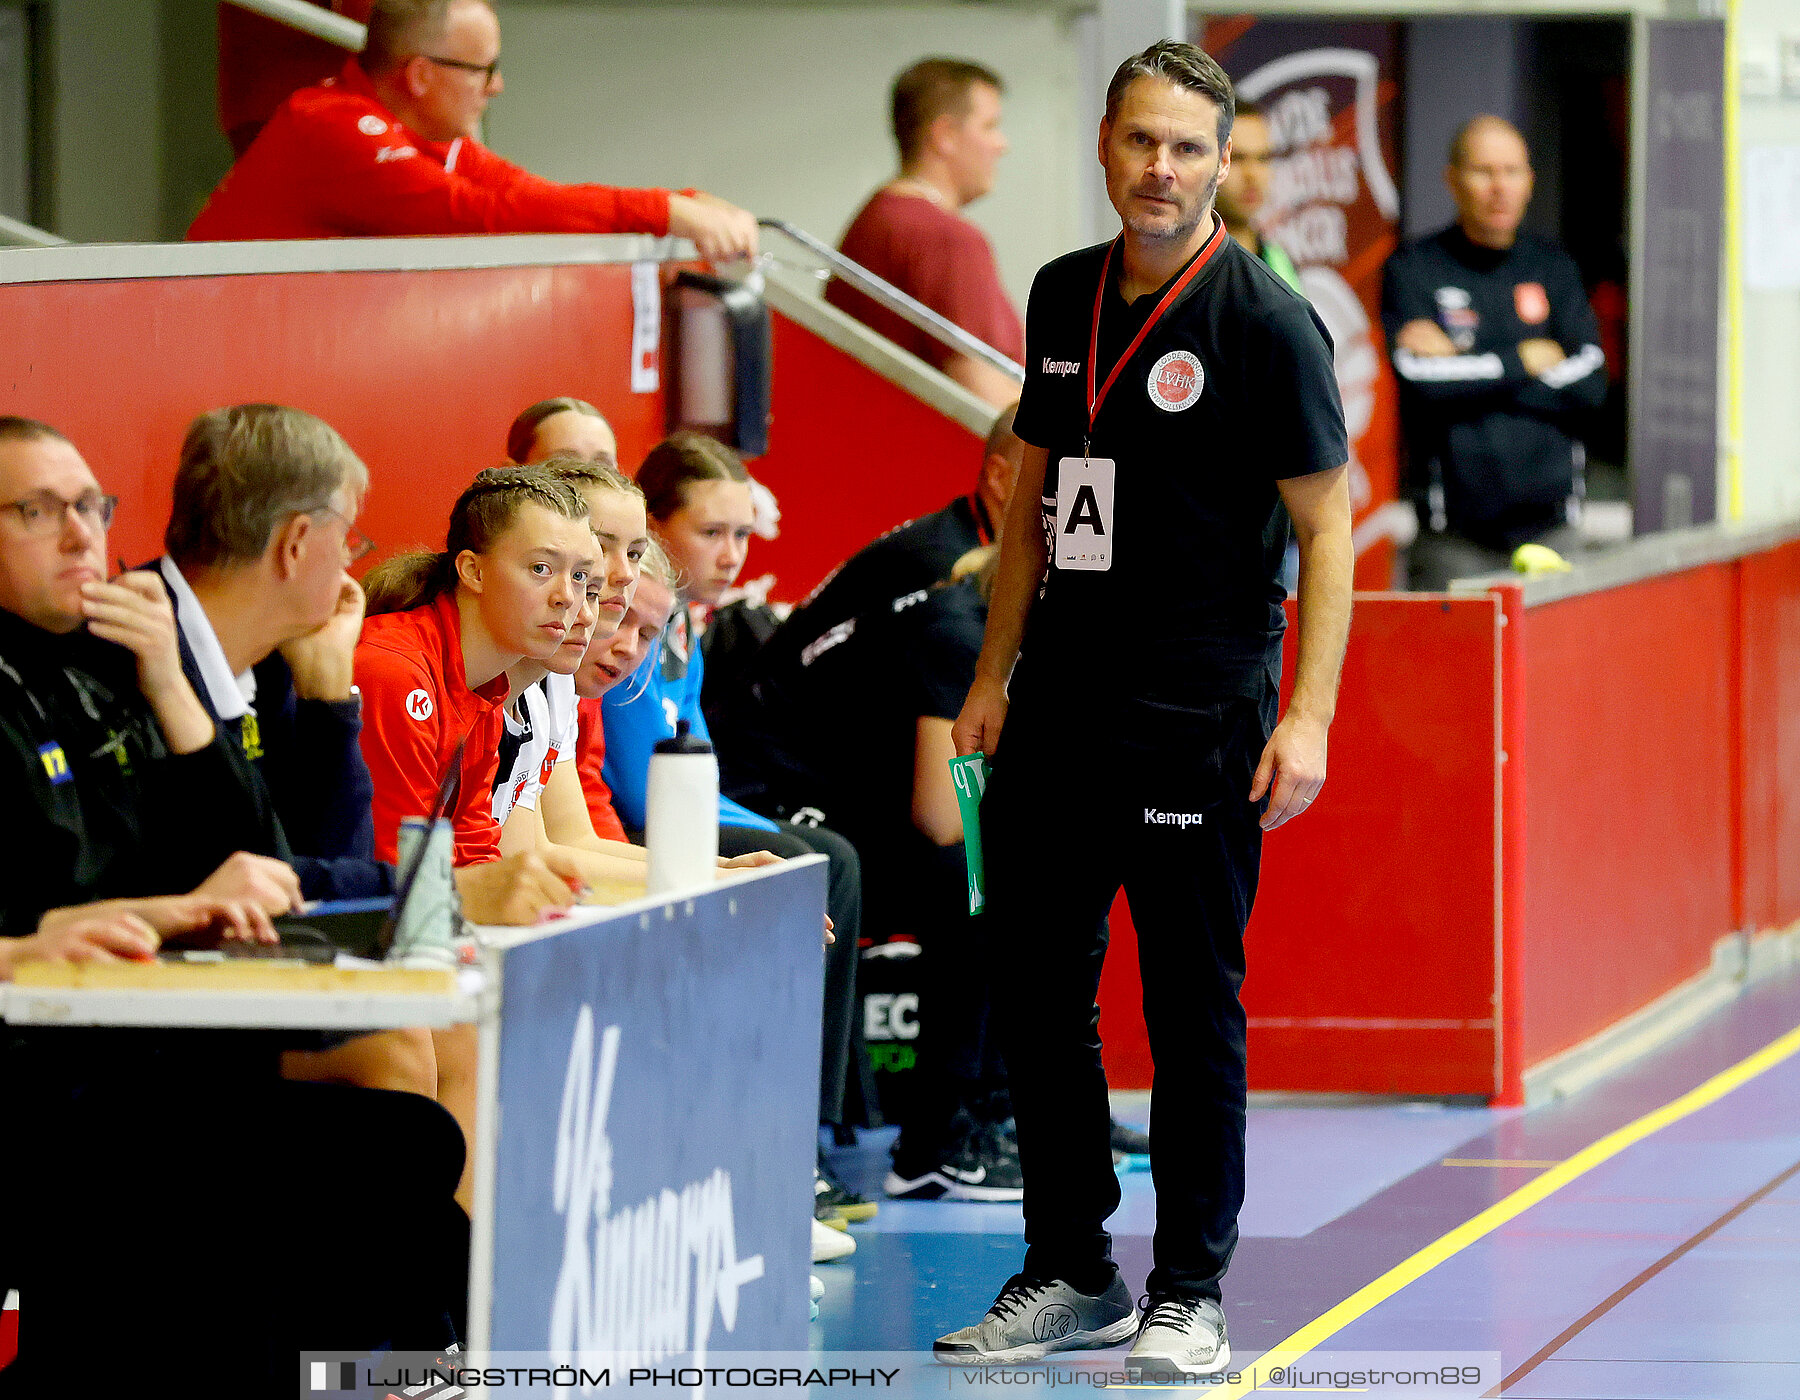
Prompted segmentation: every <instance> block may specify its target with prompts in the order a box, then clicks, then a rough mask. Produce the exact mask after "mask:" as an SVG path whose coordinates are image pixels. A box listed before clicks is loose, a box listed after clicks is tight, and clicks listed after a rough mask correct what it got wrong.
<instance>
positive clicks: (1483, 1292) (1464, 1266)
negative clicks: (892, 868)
mask: <svg viewBox="0 0 1800 1400" xmlns="http://www.w3.org/2000/svg"><path fill="white" fill-rule="evenodd" d="M1797 1023H1800V967H1790V968H1788V969H1786V970H1785V971H1784V972H1782V973H1781V974H1779V975H1777V976H1775V977H1771V978H1768V979H1765V980H1763V981H1761V982H1759V983H1757V984H1755V985H1753V986H1751V987H1749V988H1747V989H1745V990H1744V991H1743V992H1742V994H1741V995H1739V996H1738V997H1737V998H1736V999H1734V1000H1733V1001H1732V1002H1730V1003H1729V1004H1728V1005H1727V1006H1725V1007H1724V1008H1722V1009H1721V1010H1719V1011H1717V1012H1715V1013H1713V1014H1712V1015H1710V1016H1709V1017H1708V1018H1706V1019H1705V1020H1703V1021H1701V1022H1700V1023H1699V1024H1697V1025H1695V1026H1694V1027H1692V1028H1691V1029H1689V1030H1687V1031H1685V1032H1683V1033H1682V1034H1681V1035H1679V1036H1678V1037H1676V1038H1674V1039H1672V1040H1670V1041H1668V1042H1666V1043H1665V1044H1663V1045H1662V1046H1661V1047H1659V1048H1658V1049H1657V1050H1656V1051H1655V1052H1653V1053H1652V1054H1650V1055H1649V1056H1647V1057H1645V1058H1643V1059H1640V1060H1637V1061H1636V1062H1634V1063H1632V1064H1631V1065H1629V1066H1627V1067H1625V1068H1624V1069H1622V1070H1620V1071H1619V1072H1617V1073H1615V1074H1613V1075H1612V1076H1611V1077H1609V1078H1606V1079H1603V1080H1601V1081H1600V1082H1598V1083H1595V1084H1593V1085H1592V1086H1590V1087H1588V1088H1586V1089H1584V1090H1582V1091H1581V1092H1579V1093H1576V1094H1573V1095H1570V1096H1568V1097H1566V1098H1562V1099H1559V1100H1557V1101H1555V1102H1553V1103H1550V1104H1546V1105H1544V1106H1542V1107H1537V1108H1531V1109H1490V1108H1486V1107H1469V1106H1460V1105H1457V1104H1445V1103H1436V1102H1424V1103H1417V1102H1399V1101H1386V1100H1354V1101H1336V1102H1317V1101H1299V1102H1295V1101H1285V1100H1282V1099H1253V1100H1252V1104H1251V1108H1250V1133H1249V1158H1248V1169H1247V1178H1248V1196H1247V1200H1246V1202H1245V1206H1244V1212H1243V1215H1242V1218H1241V1231H1242V1238H1241V1242H1240V1244H1239V1246H1238V1250H1237V1254H1236V1256H1235V1258H1234V1259H1233V1262H1232V1266H1231V1271H1230V1273H1229V1275H1228V1276H1227V1277H1226V1281H1225V1306H1226V1313H1227V1317H1228V1319H1229V1323H1230V1329H1231V1344H1232V1356H1233V1362H1232V1369H1234V1370H1236V1369H1238V1368H1239V1367H1240V1366H1247V1365H1248V1364H1249V1363H1250V1362H1252V1361H1253V1360H1255V1359H1256V1358H1257V1357H1258V1356H1261V1355H1263V1354H1265V1353H1269V1352H1271V1351H1273V1350H1276V1349H1280V1350H1282V1351H1285V1352H1287V1353H1289V1354H1292V1353H1293V1352H1295V1351H1297V1350H1298V1351H1309V1352H1310V1354H1311V1355H1313V1356H1314V1357H1315V1358H1316V1357H1319V1356H1320V1355H1322V1354H1323V1353H1328V1352H1329V1353H1337V1354H1339V1355H1340V1356H1341V1355H1342V1354H1344V1353H1358V1354H1365V1355H1366V1354H1368V1353H1382V1354H1384V1356H1389V1357H1395V1359H1403V1358H1401V1357H1398V1356H1396V1354H1406V1353H1424V1352H1433V1353H1442V1352H1487V1353H1493V1352H1498V1353H1499V1354H1500V1363H1499V1373H1500V1375H1501V1376H1502V1377H1503V1378H1504V1379H1503V1381H1502V1383H1501V1385H1500V1386H1498V1387H1496V1386H1492V1385H1489V1386H1488V1387H1487V1388H1486V1389H1485V1391H1484V1392H1482V1393H1485V1394H1486V1395H1490V1396H1493V1395H1504V1396H1506V1397H1509V1400H1797V1398H1800V1024H1797ZM1115 1111H1116V1112H1117V1114H1118V1116H1119V1117H1120V1118H1121V1119H1122V1120H1124V1121H1126V1122H1134V1123H1137V1124H1139V1125H1140V1126H1141V1125H1142V1124H1143V1123H1144V1122H1145V1121H1146V1119H1147V1116H1148V1096H1147V1095H1142V1094H1137V1095H1133V1094H1122V1095H1118V1096H1117V1097H1116V1100H1115ZM891 1140H892V1133H891V1131H889V1130H882V1131H877V1132H865V1133H864V1134H862V1139H861V1141H860V1142H859V1143H858V1144H857V1145H856V1146H855V1147H853V1148H845V1149H839V1150H837V1151H836V1152H835V1153H834V1155H833V1156H832V1162H833V1165H834V1167H836V1168H837V1169H838V1171H839V1173H840V1174H841V1175H842V1176H843V1177H844V1178H845V1180H846V1181H847V1182H848V1183H849V1184H850V1185H851V1186H852V1187H854V1188H856V1189H858V1190H861V1191H864V1192H865V1193H866V1194H868V1195H869V1196H870V1197H871V1198H872V1199H876V1198H878V1192H879V1187H880V1180H881V1175H882V1173H883V1171H885V1169H886V1165H887V1158H886V1148H887V1145H888V1144H889V1143H890V1142H891ZM1122 1182H1123V1185H1124V1188H1125V1195H1124V1202H1123V1204H1122V1205H1121V1206H1120V1208H1119V1211H1118V1213H1117V1214H1116V1215H1114V1217H1113V1218H1112V1221H1111V1226H1110V1228H1111V1229H1112V1231H1113V1234H1114V1239H1115V1251H1116V1256H1117V1258H1118V1260H1119V1263H1120V1266H1121V1267H1122V1268H1123V1270H1124V1272H1125V1276H1126V1279H1127V1280H1128V1282H1130V1283H1131V1285H1132V1286H1133V1288H1134V1289H1141V1288H1142V1285H1143V1280H1144V1276H1145V1274H1146V1273H1147V1272H1148V1270H1149V1268H1150V1232H1151V1229H1152V1225H1153V1220H1154V1202H1153V1199H1152V1194H1151V1185H1150V1175H1149V1173H1148V1172H1147V1171H1141V1172H1139V1171H1134V1172H1128V1173H1126V1174H1125V1175H1124V1176H1123V1178H1122ZM1020 1231H1021V1224H1020V1215H1019V1210H1018V1208H1017V1207H1016V1206H1002V1205H970V1204H962V1203H948V1202H929V1203H926V1202H909V1201H887V1200H885V1199H883V1200H882V1204H881V1210H880V1213H879V1215H877V1217H876V1218H875V1219H873V1220H871V1221H868V1222H866V1223H863V1224H859V1225H854V1226H852V1227H851V1233H852V1234H853V1235H854V1236H855V1238H856V1241H857V1246H858V1247H857V1252H856V1253H855V1254H853V1255H852V1256H850V1257H849V1258H848V1259H846V1260H843V1261H841V1262H838V1263H833V1264H821V1265H817V1266H815V1269H814V1272H815V1273H817V1274H818V1276H819V1277H820V1278H821V1279H822V1280H823V1281H824V1284H825V1296H824V1298H823V1299H822V1300H821V1302H820V1305H819V1306H820V1311H819V1318H818V1320H817V1321H816V1322H815V1323H814V1324H813V1329H812V1332H813V1335H812V1341H813V1345H814V1346H815V1347H817V1348H819V1349H821V1350H831V1351H837V1350H847V1351H877V1350H881V1351H922V1350H928V1349H929V1347H930V1344H931V1341H932V1339H933V1338H934V1337H935V1336H937V1335H938V1334H939V1333H942V1332H946V1331H949V1330H951V1329H952V1328H955V1327H960V1326H962V1325H964V1324H966V1323H969V1322H973V1321H975V1320H976V1319H978V1318H979V1317H980V1316H981V1314H982V1313H983V1312H984V1311H985V1309H986V1308H987V1305H988V1304H989V1303H990V1302H991V1301H992V1300H993V1296H994V1294H995V1293H996V1292H997V1291H998V1289H999V1286H1000V1284H1001V1283H1003V1282H1004V1281H1005V1280H1006V1278H1007V1277H1008V1276H1009V1275H1010V1274H1012V1273H1013V1272H1014V1271H1015V1270H1016V1269H1017V1268H1018V1266H1019V1264H1020V1262H1021V1260H1022V1259H1023V1257H1024V1245H1023V1241H1022V1238H1021V1233H1020ZM1120 1354H1122V1353H1120ZM1095 1355H1096V1354H1095V1353H1080V1354H1077V1356H1079V1357H1094V1356H1095ZM1068 1360H1070V1361H1071V1362H1075V1361H1076V1360H1077V1357H1070V1358H1068ZM1189 1393H1200V1394H1205V1393H1215V1394H1216V1393H1220V1392H1219V1391H1218V1390H1215V1389H1213V1388H1211V1387H1206V1388H1202V1390H1200V1391H1198V1392H1189ZM1284 1393H1292V1392H1291V1390H1290V1391H1287V1392H1284ZM1320 1393H1323V1392H1320ZM1343 1393H1349V1392H1343ZM1383 1393H1387V1392H1383ZM1464 1393H1468V1392H1464Z"/></svg>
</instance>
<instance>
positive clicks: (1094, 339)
mask: <svg viewBox="0 0 1800 1400" xmlns="http://www.w3.org/2000/svg"><path fill="white" fill-rule="evenodd" d="M1124 236H1125V235H1124V234H1120V235H1119V237H1118V238H1115V239H1114V240H1113V241H1112V244H1111V245H1110V246H1109V247H1108V248H1107V250H1106V262H1105V263H1104V264H1103V265H1102V266H1101V268H1100V289H1099V290H1098V291H1097V292H1095V293H1094V328H1093V331H1092V332H1091V333H1090V335H1089V336H1088V361H1087V401H1088V430H1087V437H1085V438H1083V439H1082V444H1081V455H1082V456H1083V457H1085V456H1087V455H1088V448H1089V446H1090V445H1091V443H1092V439H1093V435H1094V420H1095V419H1096V418H1098V417H1099V416H1100V405H1101V404H1103V403H1105V402H1106V392H1107V390H1109V389H1111V388H1112V386H1113V381H1114V380H1115V379H1117V378H1118V377H1119V371H1120V370H1122V369H1124V368H1125V365H1126V362H1127V361H1129V360H1130V359H1131V357H1132V356H1133V355H1135V354H1137V349H1138V346H1140V345H1142V344H1143V343H1144V338H1145V337H1146V336H1148V335H1149V334H1150V332H1151V330H1152V328H1154V327H1155V325H1156V323H1157V322H1158V321H1160V320H1162V318H1163V312H1165V311H1167V310H1168V309H1169V306H1170V304H1171V303H1172V302H1174V300H1175V298H1176V297H1178V296H1180V295H1181V294H1182V292H1183V291H1184V290H1185V289H1186V287H1187V285H1188V283H1190V282H1192V281H1193V280H1194V278H1196V277H1197V276H1199V275H1200V269H1201V268H1203V267H1205V266H1206V265H1207V263H1209V262H1211V261H1212V257H1213V254H1214V253H1216V252H1218V251H1219V247H1220V245H1221V244H1223V243H1224V241H1225V221H1224V220H1223V219H1220V220H1219V221H1218V223H1217V225H1216V226H1215V227H1214V229H1213V231H1212V237H1211V238H1209V239H1207V240H1206V242H1205V243H1204V244H1203V245H1202V246H1201V249H1200V251H1199V253H1198V254H1196V255H1195V257H1194V260H1193V261H1192V262H1191V263H1189V264H1188V268H1187V271H1186V272H1184V273H1182V274H1181V276H1180V277H1178V278H1176V279H1175V285H1174V286H1172V287H1170V288H1169V290H1168V291H1166V292H1164V293H1163V299H1162V300H1161V301H1159V302H1158V303H1157V304H1156V310H1154V311H1152V312H1151V313H1150V319H1149V320H1148V321H1145V322H1144V325H1143V328H1142V329H1141V330H1139V331H1138V333H1137V335H1136V337H1135V338H1134V339H1133V340H1132V342H1131V344H1129V345H1127V346H1126V347H1125V353H1124V354H1123V355H1121V356H1119V362H1118V363H1117V364H1115V365H1114V366H1113V367H1112V373H1111V374H1109V375H1107V376H1106V382H1105V383H1104V384H1102V385H1101V386H1100V392H1099V393H1098V394H1096V393H1095V392H1094V362H1095V361H1096V360H1098V359H1099V358H1100V308H1101V307H1102V306H1104V305H1105V304H1106V281H1107V278H1108V276H1110V274H1111V273H1112V258H1113V250H1114V249H1116V248H1117V247H1118V246H1119V240H1120V239H1122V238H1124Z"/></svg>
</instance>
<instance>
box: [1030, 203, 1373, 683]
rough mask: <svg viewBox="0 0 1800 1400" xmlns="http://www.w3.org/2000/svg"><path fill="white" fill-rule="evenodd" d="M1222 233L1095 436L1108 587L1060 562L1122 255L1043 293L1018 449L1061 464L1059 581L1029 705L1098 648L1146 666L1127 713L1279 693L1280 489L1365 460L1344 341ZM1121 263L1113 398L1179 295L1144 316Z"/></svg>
mask: <svg viewBox="0 0 1800 1400" xmlns="http://www.w3.org/2000/svg"><path fill="white" fill-rule="evenodd" d="M1216 234H1217V237H1218V238H1219V240H1220V241H1219V242H1218V243H1217V244H1216V245H1214V244H1213V243H1212V241H1211V240H1209V242H1208V245H1207V246H1208V247H1211V248H1212V249H1213V251H1212V253H1211V256H1210V257H1208V255H1207V252H1206V249H1205V248H1203V249H1202V251H1201V253H1200V254H1198V255H1197V256H1198V257H1204V258H1206V259H1207V260H1206V262H1205V263H1204V264H1203V265H1202V266H1201V268H1200V270H1199V271H1198V272H1197V273H1196V274H1195V276H1194V278H1193V280H1192V281H1191V282H1189V283H1188V285H1187V286H1186V287H1185V289H1184V290H1183V291H1182V293H1181V294H1180V295H1179V297H1178V298H1177V299H1176V300H1175V301H1174V302H1173V303H1172V304H1171V305H1170V307H1169V309H1168V310H1167V311H1166V312H1165V313H1164V314H1163V316H1162V318H1161V320H1160V321H1158V322H1157V323H1156V324H1155V325H1154V326H1153V328H1152V329H1151V331H1150V333H1149V335H1148V336H1147V337H1146V338H1145V339H1144V341H1143V342H1142V343H1141V344H1140V345H1139V346H1138V348H1137V350H1136V351H1135V352H1133V354H1132V356H1131V359H1130V361H1129V362H1128V363H1127V364H1125V365H1124V367H1123V368H1122V369H1121V370H1120V372H1119V375H1118V378H1117V380H1116V381H1115V382H1114V384H1113V386H1112V390H1111V392H1110V393H1108V394H1107V396H1106V398H1105V400H1104V402H1103V403H1102V405H1101V408H1100V412H1099V416H1098V419H1097V420H1096V422H1095V423H1094V427H1093V434H1092V446H1091V455H1092V456H1094V457H1099V458H1111V459H1113V461H1114V462H1115V463H1116V467H1115V471H1114V502H1115V503H1114V510H1113V518H1112V522H1111V530H1110V539H1109V541H1108V548H1109V550H1110V554H1111V566H1110V567H1109V568H1108V569H1106V570H1104V571H1100V570H1069V569H1060V568H1058V567H1056V565H1055V562H1054V560H1055V541H1056V495H1057V487H1058V482H1059V476H1060V473H1059V465H1058V464H1059V462H1060V460H1061V459H1062V458H1064V457H1080V456H1082V455H1083V439H1084V437H1086V436H1087V432H1088V405H1087V368H1088V358H1089V344H1090V336H1091V334H1092V331H1093V318H1094V304H1095V295H1096V292H1097V291H1098V289H1099V285H1100V279H1101V275H1102V268H1103V267H1104V266H1105V264H1106V262H1107V248H1108V246H1109V245H1106V244H1101V245H1100V246H1098V247H1094V248H1086V249H1083V250H1082V251H1080V252H1077V253H1070V254H1068V255H1067V256H1065V257H1062V258H1058V259H1057V260H1056V261H1055V262H1052V263H1050V264H1048V265H1047V266H1046V267H1044V268H1043V269H1042V270H1041V271H1040V272H1039V273H1038V275H1037V279H1036V281H1035V282H1034V283H1033V284H1032V289H1031V301H1030V306H1029V309H1028V311H1027V314H1026V329H1025V339H1026V357H1025V358H1026V364H1025V388H1024V393H1023V396H1022V398H1021V400H1020V404H1019V413H1018V421H1017V423H1016V424H1015V431H1016V432H1017V433H1018V435H1019V436H1020V437H1022V438H1023V439H1024V440H1025V441H1026V442H1028V443H1031V444H1033V445H1034V446H1037V447H1041V448H1044V449H1045V450H1046V451H1047V452H1048V453H1049V458H1050V460H1049V464H1048V466H1047V468H1046V471H1045V478H1044V500H1043V512H1044V528H1045V531H1046V539H1047V540H1048V541H1049V542H1050V544H1051V559H1052V563H1051V565H1050V567H1049V569H1048V572H1047V576H1046V578H1045V581H1044V588H1043V592H1042V595H1041V596H1040V598H1039V599H1038V601H1037V602H1036V604H1035V605H1034V606H1033V608H1032V612H1031V616H1030V619H1029V622H1028V624H1027V628H1026V633H1025V640H1024V645H1023V648H1022V653H1021V659H1020V663H1019V672H1018V676H1017V677H1016V678H1015V688H1016V689H1019V690H1021V691H1026V692H1028V691H1029V689H1030V688H1031V687H1032V686H1034V685H1037V684H1043V685H1045V686H1051V687H1054V686H1057V685H1058V678H1059V676H1061V675H1062V674H1063V672H1064V666H1065V657H1064V656H1063V655H1059V650H1058V649H1059V648H1060V649H1062V651H1063V652H1066V650H1067V648H1068V646H1069V645H1070V644H1072V643H1077V642H1080V641H1082V640H1084V639H1085V640H1089V641H1093V642H1095V643H1096V644H1099V645H1103V646H1104V648H1105V651H1106V654H1108V655H1125V656H1131V657H1134V658H1136V662H1135V664H1134V665H1133V666H1132V668H1131V670H1130V672H1129V673H1120V672H1115V673H1114V675H1113V677H1112V678H1111V679H1110V680H1109V687H1110V686H1112V685H1115V684H1116V685H1117V686H1118V687H1119V688H1118V690H1117V691H1115V692H1113V693H1114V694H1116V696H1117V698H1121V699H1123V698H1130V697H1138V698H1145V699H1152V700H1158V701H1163V702H1167V703H1176V704H1189V703H1192V704H1198V703H1205V702H1207V701H1211V700H1216V699H1221V698H1224V697H1227V696H1232V695H1243V696H1249V697H1251V698H1260V697H1261V696H1262V694H1263V690H1264V686H1265V685H1266V683H1267V678H1272V677H1274V676H1276V675H1278V674H1279V670H1280V664H1281V634H1282V630H1283V628H1284V626H1285V619H1284V614H1283V612H1282V608H1281V604H1282V600H1283V598H1284V597H1285V596H1286V595H1285V592H1284V590H1283V589H1282V586H1281V581H1280V574H1281V558H1282V554H1283V552H1284V550H1285V548H1286V543H1287V532H1286V530H1285V529H1281V530H1276V529H1273V528H1271V521H1272V520H1273V519H1274V518H1275V515H1276V511H1277V508H1278V506H1279V503H1280V496H1279V493H1278V492H1277V489H1276V482H1278V481H1281V480H1284V479H1286V478H1289V477H1296V476H1306V475H1309V474H1311V473H1313V472H1318V471H1326V470H1329V469H1331V468H1334V467H1338V466H1342V465H1343V464H1344V463H1345V462H1346V461H1348V460H1349V457H1350V449H1349V443H1348V440H1347V438H1346V436H1345V431H1344V414H1343V407H1342V405H1341V403H1340V402H1339V398H1338V389H1337V379H1336V376H1335V374H1334V372H1333V368H1332V358H1331V337H1330V335H1329V333H1328V332H1327V331H1326V329H1325V326H1324V324H1323V323H1322V322H1321V321H1320V320H1319V318H1318V317H1317V316H1316V315H1315V314H1314V313H1313V310H1312V307H1311V306H1310V305H1309V304H1308V303H1307V302H1306V301H1305V300H1304V299H1302V298H1301V297H1299V296H1296V295H1295V294H1294V292H1293V291H1292V290H1291V289H1290V288H1289V287H1288V286H1287V285H1286V284H1285V283H1283V282H1282V281H1281V279H1280V278H1278V277H1276V276H1275V275H1274V274H1273V273H1272V272H1270V271H1269V269H1268V268H1267V267H1265V266H1264V265H1263V264H1262V263H1261V262H1260V261H1259V260H1258V259H1257V258H1255V257H1254V256H1252V255H1251V254H1250V253H1247V252H1246V251H1244V249H1243V248H1242V247H1240V246H1239V245H1238V243H1237V242H1236V241H1235V240H1234V239H1232V238H1230V237H1227V236H1225V235H1224V232H1223V230H1222V229H1218V230H1216ZM1111 263H1112V265H1111V269H1110V272H1109V273H1108V286H1107V289H1106V292H1105V295H1104V297H1103V298H1102V299H1101V304H1102V310H1101V317H1100V327H1099V354H1098V356H1097V363H1096V365H1095V388H1096V390H1097V389H1098V388H1099V386H1100V385H1101V384H1104V383H1105V381H1106V378H1107V376H1108V375H1109V374H1110V373H1111V371H1112V369H1113V366H1114V365H1115V364H1117V363H1118V360H1119V357H1120V355H1121V354H1122V353H1123V352H1124V350H1125V349H1126V348H1127V346H1128V345H1129V344H1130V343H1131V341H1132V339H1133V338H1134V337H1135V336H1136V334H1137V332H1138V330H1139V329H1140V328H1142V327H1143V326H1144V325H1145V323H1146V322H1147V321H1148V320H1149V319H1150V318H1151V316H1152V315H1153V314H1154V312H1155V309H1156V307H1157V306H1158V305H1159V304H1160V302H1161V301H1162V298H1163V295H1164V292H1165V291H1166V290H1167V286H1165V287H1164V288H1160V289H1158V290H1157V291H1155V292H1152V293H1149V294H1148V295H1146V296H1142V297H1139V298H1138V299H1137V301H1135V302H1133V303H1131V304H1129V305H1128V304H1127V303H1126V302H1125V300H1124V298H1123V296H1122V295H1120V293H1119V290H1118V278H1119V274H1120V272H1121V255H1120V254H1119V253H1117V252H1115V253H1114V254H1113V257H1112V260H1111ZM1185 270H1186V269H1184V271H1185ZM1179 281H1180V274H1177V276H1176V277H1175V278H1172V279H1170V283H1169V284H1168V286H1173V285H1174V284H1175V283H1177V282H1179ZM1071 524H1073V521H1072V522H1071Z"/></svg>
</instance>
